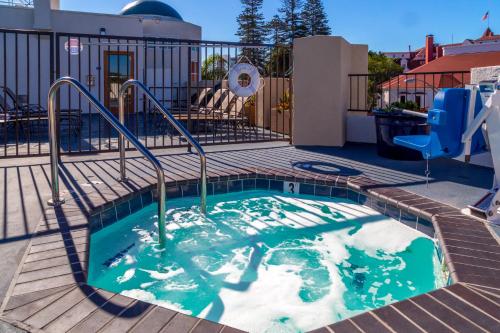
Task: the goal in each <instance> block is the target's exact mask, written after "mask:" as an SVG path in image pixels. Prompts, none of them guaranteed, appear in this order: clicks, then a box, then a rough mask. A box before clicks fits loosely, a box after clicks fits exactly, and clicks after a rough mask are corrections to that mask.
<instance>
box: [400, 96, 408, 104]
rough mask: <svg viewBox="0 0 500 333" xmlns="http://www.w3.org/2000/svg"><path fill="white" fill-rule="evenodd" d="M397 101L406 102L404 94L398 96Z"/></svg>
mask: <svg viewBox="0 0 500 333" xmlns="http://www.w3.org/2000/svg"><path fill="white" fill-rule="evenodd" d="M399 101H400V102H401V103H404V102H406V96H405V95H403V96H401V97H399Z"/></svg>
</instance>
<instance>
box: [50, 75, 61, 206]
mask: <svg viewBox="0 0 500 333" xmlns="http://www.w3.org/2000/svg"><path fill="white" fill-rule="evenodd" d="M58 89H59V84H57V83H55V84H54V85H52V87H51V88H50V90H49V95H48V102H49V105H48V107H49V110H48V114H49V147H50V177H51V184H50V186H51V189H52V199H50V200H49V201H48V202H47V204H48V205H49V206H53V207H59V206H61V205H62V204H64V199H63V198H61V196H60V193H59V144H58V142H59V136H58V135H57V134H58V132H57V115H56V107H55V104H56V94H57V90H58Z"/></svg>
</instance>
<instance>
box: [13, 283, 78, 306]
mask: <svg viewBox="0 0 500 333" xmlns="http://www.w3.org/2000/svg"><path fill="white" fill-rule="evenodd" d="M70 288H73V286H63V287H57V288H51V289H45V290H41V291H37V292H33V293H28V294H23V295H18V296H12V297H10V298H9V301H8V302H7V305H6V307H5V310H6V311H9V310H13V309H15V308H18V307H20V306H23V305H25V304H28V303H31V302H34V301H37V300H39V299H42V298H45V297H47V296H50V295H53V294H55V293H58V292H60V291H64V290H68V289H70Z"/></svg>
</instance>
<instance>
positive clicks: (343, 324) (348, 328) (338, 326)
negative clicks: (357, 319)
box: [328, 320, 363, 333]
mask: <svg viewBox="0 0 500 333" xmlns="http://www.w3.org/2000/svg"><path fill="white" fill-rule="evenodd" d="M328 327H329V328H330V329H331V330H332V331H333V332H335V333H363V331H361V330H360V329H358V327H356V326H355V325H354V324H353V323H352V322H351V321H350V320H342V321H339V322H338V323H335V324H332V325H330V326H328Z"/></svg>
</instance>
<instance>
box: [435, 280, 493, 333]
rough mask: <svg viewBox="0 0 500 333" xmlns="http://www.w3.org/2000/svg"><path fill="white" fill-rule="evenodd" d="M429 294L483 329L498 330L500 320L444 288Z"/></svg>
mask: <svg viewBox="0 0 500 333" xmlns="http://www.w3.org/2000/svg"><path fill="white" fill-rule="evenodd" d="M431 296H432V297H434V298H436V299H437V300H438V301H440V302H441V303H444V304H445V305H446V306H448V307H450V308H453V310H455V311H456V312H458V313H460V315H461V316H463V317H465V318H469V319H470V320H471V321H473V322H474V323H475V324H476V325H479V326H481V327H482V328H483V329H485V330H487V331H489V332H500V321H498V320H496V319H494V318H492V317H491V316H489V315H488V314H487V313H485V312H482V311H480V310H478V309H477V308H475V307H472V306H470V305H469V304H467V303H465V302H464V301H463V300H462V299H459V298H456V297H455V296H453V295H452V294H450V293H448V292H446V291H444V290H436V291H433V292H432V293H431Z"/></svg>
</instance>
